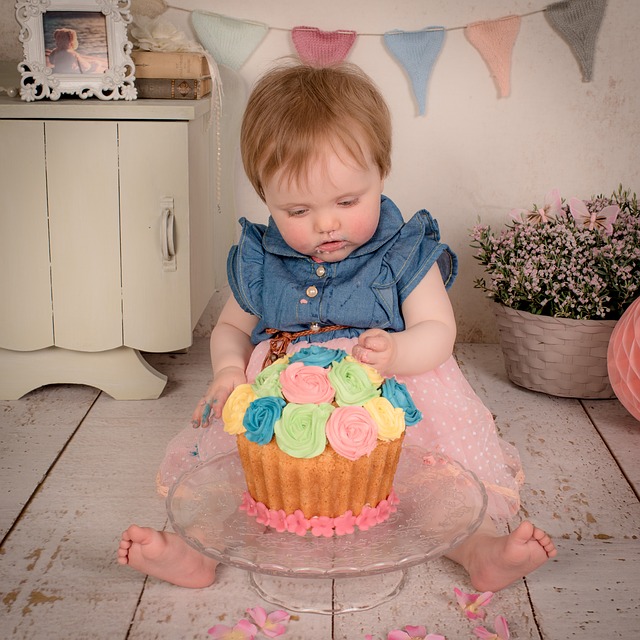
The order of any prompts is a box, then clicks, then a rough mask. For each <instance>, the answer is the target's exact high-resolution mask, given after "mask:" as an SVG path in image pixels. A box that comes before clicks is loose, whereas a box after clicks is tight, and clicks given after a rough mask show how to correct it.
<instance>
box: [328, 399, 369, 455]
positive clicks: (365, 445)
mask: <svg viewBox="0 0 640 640" xmlns="http://www.w3.org/2000/svg"><path fill="white" fill-rule="evenodd" d="M326 432H327V440H329V444H330V445H331V446H332V447H333V449H334V451H335V452H336V453H337V454H339V455H341V456H343V457H344V458H347V459H349V460H357V459H358V458H361V457H362V456H365V455H366V456H368V455H369V454H370V453H371V452H372V451H373V450H374V449H375V447H376V445H377V443H378V425H377V424H376V423H375V421H374V420H373V418H372V417H371V415H370V414H369V412H368V411H367V410H366V409H364V408H363V407H338V408H337V409H335V410H334V411H333V413H332V414H331V415H330V416H329V420H328V421H327V429H326Z"/></svg>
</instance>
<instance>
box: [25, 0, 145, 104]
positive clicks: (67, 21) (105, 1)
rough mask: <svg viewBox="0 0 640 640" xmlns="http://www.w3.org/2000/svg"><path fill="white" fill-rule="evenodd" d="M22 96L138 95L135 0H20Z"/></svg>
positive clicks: (110, 97) (30, 98) (116, 97)
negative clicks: (130, 30)
mask: <svg viewBox="0 0 640 640" xmlns="http://www.w3.org/2000/svg"><path fill="white" fill-rule="evenodd" d="M15 6H16V18H17V20H18V23H19V24H20V35H19V39H20V41H21V42H22V44H23V47H24V60H23V61H22V62H21V63H20V64H19V65H18V71H19V72H20V74H21V79H20V97H21V98H22V99H23V100H25V101H27V102H32V101H34V100H41V99H43V98H48V99H50V100H58V99H59V98H60V96H61V95H62V94H72V95H77V96H79V97H80V98H83V99H85V98H89V97H92V96H95V97H97V98H100V99H101V100H135V99H136V98H137V90H136V88H135V85H134V81H135V65H134V63H133V60H132V59H131V48H132V45H131V43H130V42H129V40H128V36H127V26H128V25H129V23H130V22H131V13H130V11H129V8H130V0H16V4H15Z"/></svg>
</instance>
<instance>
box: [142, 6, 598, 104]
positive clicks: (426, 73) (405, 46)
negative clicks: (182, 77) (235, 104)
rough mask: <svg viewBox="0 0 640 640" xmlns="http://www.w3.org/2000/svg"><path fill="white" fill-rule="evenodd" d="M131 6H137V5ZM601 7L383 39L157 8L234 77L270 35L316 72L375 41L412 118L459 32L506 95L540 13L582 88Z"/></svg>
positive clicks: (395, 33)
mask: <svg viewBox="0 0 640 640" xmlns="http://www.w3.org/2000/svg"><path fill="white" fill-rule="evenodd" d="M138 2H139V3H142V2H144V0H138ZM135 4H136V1H135V0H134V1H133V2H132V5H133V6H132V8H131V11H132V13H134V14H135V11H136V8H135ZM606 5H607V0H562V1H561V2H555V3H553V4H550V5H548V6H546V7H544V8H542V9H537V10H534V11H530V12H528V13H523V14H519V15H507V16H502V17H500V18H497V19H494V20H485V21H481V22H474V23H470V24H467V25H459V26H453V27H447V26H427V27H425V28H423V29H419V30H415V31H402V30H398V29H394V30H390V31H385V32H384V33H375V32H373V33H371V32H359V31H352V30H347V29H339V30H336V31H322V30H320V29H318V28H316V27H313V26H296V27H293V28H285V27H279V26H272V25H267V24H263V23H260V22H255V21H251V20H246V19H239V18H233V17H231V16H223V15H220V14H216V13H210V12H206V11H200V10H192V9H185V8H184V7H179V6H174V5H171V4H167V3H164V6H166V7H167V8H171V9H175V10H177V11H187V12H189V13H190V14H191V23H192V25H193V28H194V31H195V33H196V35H197V36H198V38H199V40H200V42H201V43H202V45H203V46H204V47H205V49H207V50H208V51H209V53H210V54H211V55H212V56H213V58H214V59H215V60H216V62H217V63H218V64H222V65H225V66H228V67H230V68H232V69H234V70H236V71H237V70H239V69H241V68H242V66H243V65H244V63H245V62H246V61H247V59H248V58H249V56H250V55H251V54H252V53H253V52H254V51H255V49H256V48H257V47H258V46H259V45H260V43H261V42H262V40H263V39H264V37H265V36H266V34H267V33H268V32H269V31H270V30H273V31H284V32H289V33H290V34H291V40H292V44H293V47H294V48H295V50H296V52H297V53H298V55H299V57H300V59H301V60H302V61H303V62H305V63H306V64H311V65H314V66H318V67H322V66H328V65H331V64H335V63H337V62H340V61H342V60H344V59H345V58H346V57H347V56H348V54H349V52H350V51H351V49H352V47H353V45H354V43H355V42H356V40H357V39H358V38H360V37H381V38H382V39H383V42H384V45H385V47H386V48H387V50H388V51H389V53H390V54H391V55H392V57H393V58H394V59H395V60H396V61H397V62H398V64H399V65H400V67H401V68H402V70H403V71H404V72H405V73H406V75H407V77H408V79H409V81H410V84H411V89H412V91H413V95H414V98H415V101H416V105H417V108H418V113H419V115H424V114H425V112H426V97H427V86H428V83H429V79H430V77H431V75H432V71H433V69H434V67H435V64H436V62H437V60H438V58H439V56H440V54H441V51H442V49H443V46H444V42H445V40H446V34H447V32H451V31H463V32H464V35H465V37H466V39H467V41H468V42H469V43H470V44H471V45H472V46H473V47H474V48H475V49H476V50H477V52H478V53H479V55H480V56H481V58H482V59H483V60H484V62H485V64H486V66H487V68H488V70H489V75H490V76H491V78H492V79H493V81H494V82H495V85H496V87H497V89H498V98H507V97H508V96H509V95H510V92H511V83H510V74H511V58H512V54H513V50H514V48H515V46H516V40H517V37H518V35H519V31H520V25H521V20H522V19H523V18H528V17H530V16H534V15H537V14H541V13H543V14H545V18H546V21H547V23H548V24H549V26H550V27H551V28H552V29H553V31H554V32H555V33H556V34H557V35H559V36H560V37H561V38H562V39H563V40H564V41H565V43H566V44H567V45H568V46H569V49H570V50H571V53H572V54H573V56H574V57H575V59H576V61H577V63H578V67H579V70H580V73H581V75H582V80H583V82H590V81H591V79H592V75H593V61H594V55H595V46H596V38H597V34H598V31H599V29H600V26H601V23H602V20H603V17H604V13H605V9H606Z"/></svg>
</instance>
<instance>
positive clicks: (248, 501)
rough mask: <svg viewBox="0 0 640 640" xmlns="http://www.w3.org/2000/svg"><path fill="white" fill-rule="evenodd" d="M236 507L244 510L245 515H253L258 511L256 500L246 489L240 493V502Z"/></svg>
mask: <svg viewBox="0 0 640 640" xmlns="http://www.w3.org/2000/svg"><path fill="white" fill-rule="evenodd" d="M238 508H239V509H241V510H242V511H246V512H247V515H250V516H255V515H256V514H257V513H258V510H257V508H256V501H255V500H254V499H253V498H252V497H251V494H250V493H249V492H248V491H245V492H244V493H243V494H242V502H241V503H240V506H239V507H238Z"/></svg>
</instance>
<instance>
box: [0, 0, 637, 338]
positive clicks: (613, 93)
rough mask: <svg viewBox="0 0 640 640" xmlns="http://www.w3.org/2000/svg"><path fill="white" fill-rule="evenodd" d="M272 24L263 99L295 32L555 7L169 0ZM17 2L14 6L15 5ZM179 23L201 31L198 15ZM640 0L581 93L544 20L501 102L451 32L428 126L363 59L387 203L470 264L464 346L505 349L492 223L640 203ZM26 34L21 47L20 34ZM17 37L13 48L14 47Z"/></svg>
mask: <svg viewBox="0 0 640 640" xmlns="http://www.w3.org/2000/svg"><path fill="white" fill-rule="evenodd" d="M168 1H169V4H175V5H180V6H182V7H185V8H187V9H190V10H192V9H202V10H207V11H213V12H216V13H221V14H224V15H229V16H233V17H236V18H241V19H248V20H255V21H258V22H263V23H266V24H267V25H269V26H271V27H280V28H282V30H278V29H275V28H274V29H271V30H270V31H269V33H268V34H267V36H266V38H265V40H264V41H263V42H262V43H261V44H260V45H259V46H258V48H257V49H256V50H255V51H254V53H253V54H252V56H251V57H250V58H249V59H248V61H247V62H246V64H245V65H244V67H243V68H242V69H241V71H240V75H241V77H242V79H243V80H244V81H245V82H246V85H247V87H249V86H250V85H251V84H252V83H253V82H254V80H255V79H256V77H257V76H258V75H259V74H260V73H262V72H263V71H264V70H265V69H266V68H268V67H269V66H270V65H271V64H272V63H273V62H274V61H275V60H276V59H277V58H279V57H281V56H285V55H289V54H291V53H293V52H294V49H293V45H292V44H291V38H290V33H289V31H288V30H289V29H291V28H293V27H294V26H298V25H307V26H314V27H318V28H320V29H324V30H327V31H331V30H335V29H353V30H355V31H356V32H358V33H359V34H367V33H371V34H382V33H384V32H385V31H389V30H392V29H404V30H417V29H421V28H423V27H425V26H428V25H441V26H444V27H447V28H451V27H462V26H464V25H466V24H469V23H471V22H474V21H478V20H489V19H494V18H499V17H502V16H505V15H508V14H518V15H523V14H526V13H529V12H532V11H536V10H539V9H542V8H544V7H545V6H547V5H548V4H551V0H549V1H545V0H484V2H455V3H454V2H450V1H447V0H396V1H394V2H391V1H389V0H349V1H348V2H345V0H323V2H300V0H278V1H274V0H272V1H271V2H265V0H215V2H214V1H213V0H168ZM5 3H7V0H3V2H0V5H1V6H0V25H2V26H1V27H0V59H5V60H6V59H18V58H20V57H21V55H22V50H21V45H20V44H19V43H18V42H17V28H15V29H14V31H13V32H12V31H11V28H8V24H9V22H10V20H13V10H12V9H11V11H8V8H9V7H7V6H6V4H5ZM7 4H8V3H7ZM165 16H166V17H167V18H169V19H171V20H172V21H173V22H174V23H175V24H177V25H178V26H180V27H181V28H183V29H184V30H186V31H189V32H190V26H189V13H188V12H185V11H179V10H176V9H173V8H170V9H169V10H168V11H167V13H166V14H165ZM638 24H640V3H638V2H637V0H609V3H608V7H607V11H606V14H605V18H604V21H603V24H602V27H601V30H600V33H599V36H598V41H597V48H596V56H595V63H594V73H593V80H592V82H590V83H583V82H582V81H581V74H580V71H579V68H578V64H577V62H576V60H575V58H574V57H573V55H572V53H571V51H570V50H569V48H568V46H567V45H566V44H565V42H564V41H563V40H561V38H560V37H559V36H558V35H557V34H556V33H555V32H554V31H552V29H551V27H550V26H549V25H548V23H547V21H546V20H545V18H544V16H543V14H542V13H536V14H535V15H531V16H528V17H523V18H522V24H521V28H520V33H519V36H518V40H517V42H516V45H515V48H514V52H513V59H512V70H511V96H510V97H508V98H503V99H499V98H498V97H497V90H496V88H495V85H494V83H493V81H492V80H491V78H490V76H489V72H488V70H487V68H486V66H485V63H484V62H483V61H482V59H481V58H480V55H479V54H478V53H477V51H476V50H475V49H474V48H473V47H472V46H471V45H470V44H469V43H468V42H467V40H466V38H465V37H464V34H463V31H462V30H461V29H459V30H451V31H448V32H447V34H446V39H445V43H444V47H443V50H442V53H441V55H440V57H439V59H438V62H437V63H436V65H435V67H434V69H433V73H432V76H431V80H430V84H429V87H428V94H427V112H426V115H425V116H424V117H420V116H418V115H417V110H416V106H415V102H414V99H413V96H412V93H411V89H410V86H409V82H408V80H407V78H406V76H405V74H404V72H403V71H402V69H401V68H400V67H399V65H398V64H397V62H396V61H395V59H393V58H392V57H391V55H390V54H389V53H388V51H387V49H386V48H385V47H384V44H383V41H382V36H381V35H360V36H359V38H358V40H357V41H356V44H355V45H354V47H353V49H352V50H351V52H350V54H349V58H348V59H349V60H350V61H351V62H354V63H356V64H358V65H360V66H361V67H362V68H363V69H364V70H365V71H366V72H367V73H368V74H369V75H371V76H372V77H373V79H374V80H375V81H376V83H377V84H378V86H379V87H380V88H381V89H382V91H383V93H384V95H385V96H386V98H387V100H388V102H389V106H390V108H391V111H392V114H393V124H394V133H395V138H394V140H395V147H394V152H393V169H392V174H391V176H390V178H389V179H388V180H387V183H386V193H387V194H388V195H389V196H391V197H392V198H393V199H394V200H395V201H396V203H397V204H398V205H399V206H400V208H401V210H402V211H403V212H404V214H405V216H407V217H408V216H410V215H412V214H413V213H414V212H415V211H416V210H418V209H420V208H423V207H424V208H427V209H429V210H430V211H431V212H432V213H433V214H434V215H435V217H436V218H437V219H438V221H439V223H440V227H441V231H442V235H443V239H444V241H446V242H448V243H449V244H450V245H451V246H452V248H453V249H454V250H455V251H456V252H457V253H458V255H459V257H460V263H461V268H460V274H459V277H458V281H457V282H456V284H454V286H453V289H452V290H451V298H452V300H453V303H454V306H455V309H456V313H457V317H458V325H459V339H460V340H462V341H492V340H494V339H495V328H494V321H493V318H492V314H491V307H490V303H489V302H488V301H486V300H485V299H484V297H483V294H482V293H481V292H480V291H478V290H476V289H474V288H473V280H474V279H475V278H477V277H478V276H480V275H481V270H480V268H479V267H478V266H477V264H476V263H475V260H473V258H472V250H471V249H470V248H469V235H468V230H469V229H470V227H471V226H472V225H473V224H474V223H475V222H476V221H477V219H478V217H481V218H482V220H483V221H484V222H489V223H492V224H494V225H499V224H500V223H501V222H502V221H503V220H504V219H505V217H506V215H507V213H508V211H509V210H510V209H511V208H513V207H528V206H530V205H531V204H533V202H538V203H540V202H541V201H542V198H543V196H544V194H545V193H546V192H547V191H548V190H549V189H551V188H553V187H558V188H560V190H561V193H562V194H563V195H564V196H565V197H567V198H568V197H570V196H572V195H577V196H582V197H588V196H590V195H591V194H593V193H594V192H601V191H604V192H610V191H612V190H613V189H615V188H616V187H617V185H618V184H619V183H620V182H622V183H623V184H625V185H626V186H629V187H631V188H632V189H633V190H637V191H640V161H639V152H638V149H640V126H639V121H638V115H637V114H638V113H640V111H639V110H640V64H639V62H638V61H639V54H638V45H637V44H636V29H637V25H638ZM12 33H13V36H12V35H11V34H12ZM12 37H13V38H14V40H12V39H11V38H12ZM236 202H237V208H238V214H239V215H246V216H247V217H249V218H251V219H253V220H256V221H264V220H266V210H265V208H264V205H263V204H262V203H261V202H260V201H259V200H258V198H257V197H256V196H255V195H254V193H253V191H252V190H251V187H250V186H249V184H248V182H246V181H245V180H244V178H243V177H242V176H240V179H239V184H238V189H237V195H236Z"/></svg>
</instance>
